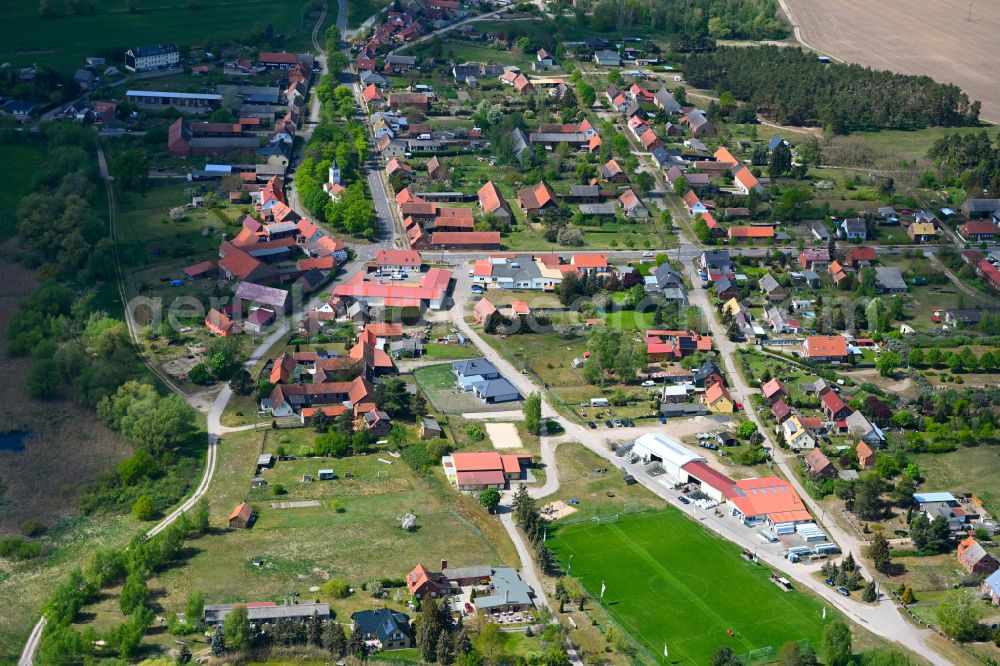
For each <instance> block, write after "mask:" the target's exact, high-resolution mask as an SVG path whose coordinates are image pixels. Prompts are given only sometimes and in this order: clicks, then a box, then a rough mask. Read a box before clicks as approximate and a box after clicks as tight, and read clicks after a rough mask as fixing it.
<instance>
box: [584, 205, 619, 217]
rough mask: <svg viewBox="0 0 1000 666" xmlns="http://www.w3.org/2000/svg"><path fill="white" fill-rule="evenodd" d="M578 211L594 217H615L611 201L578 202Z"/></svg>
mask: <svg viewBox="0 0 1000 666" xmlns="http://www.w3.org/2000/svg"><path fill="white" fill-rule="evenodd" d="M580 212H581V213H583V214H584V215H593V216H595V217H615V215H616V213H615V205H614V204H613V203H599V204H580Z"/></svg>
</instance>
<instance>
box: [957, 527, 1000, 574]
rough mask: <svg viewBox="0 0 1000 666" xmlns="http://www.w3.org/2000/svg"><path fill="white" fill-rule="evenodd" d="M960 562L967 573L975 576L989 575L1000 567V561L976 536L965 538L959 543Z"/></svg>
mask: <svg viewBox="0 0 1000 666" xmlns="http://www.w3.org/2000/svg"><path fill="white" fill-rule="evenodd" d="M958 563H959V564H961V565H962V568H963V569H965V571H966V572H967V573H970V574H973V575H975V576H988V575H990V574H992V573H993V572H994V571H996V570H997V569H1000V562H997V558H995V557H993V556H992V555H990V554H989V553H987V552H986V550H985V549H984V548H983V546H982V544H980V543H979V542H978V541H976V539H975V537H971V536H970V537H968V538H966V539H963V540H962V541H961V542H959V544H958Z"/></svg>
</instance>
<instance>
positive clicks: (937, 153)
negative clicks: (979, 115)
mask: <svg viewBox="0 0 1000 666" xmlns="http://www.w3.org/2000/svg"><path fill="white" fill-rule="evenodd" d="M927 157H929V158H930V159H932V160H934V161H935V162H936V163H937V165H938V168H939V169H940V170H941V173H942V174H944V175H946V176H948V177H957V178H959V179H960V180H961V181H962V187H964V188H965V190H966V192H969V193H973V192H979V191H985V193H987V194H988V195H989V196H993V197H996V196H1000V139H990V135H989V134H987V133H986V132H972V133H968V134H961V133H959V132H955V133H953V134H945V135H944V136H942V137H941V138H940V139H938V140H937V141H935V142H934V145H933V146H931V149H930V150H929V151H927Z"/></svg>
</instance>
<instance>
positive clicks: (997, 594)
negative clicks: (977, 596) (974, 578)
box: [979, 570, 1000, 606]
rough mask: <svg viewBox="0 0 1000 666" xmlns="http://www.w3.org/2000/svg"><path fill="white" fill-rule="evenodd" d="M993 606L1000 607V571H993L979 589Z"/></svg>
mask: <svg viewBox="0 0 1000 666" xmlns="http://www.w3.org/2000/svg"><path fill="white" fill-rule="evenodd" d="M979 589H980V590H981V591H982V593H983V596H984V597H986V598H987V599H988V600H989V601H990V603H992V604H993V605H994V606H1000V570H997V571H994V572H993V573H992V574H990V575H989V577H987V578H986V580H984V581H983V584H982V587H980V588H979Z"/></svg>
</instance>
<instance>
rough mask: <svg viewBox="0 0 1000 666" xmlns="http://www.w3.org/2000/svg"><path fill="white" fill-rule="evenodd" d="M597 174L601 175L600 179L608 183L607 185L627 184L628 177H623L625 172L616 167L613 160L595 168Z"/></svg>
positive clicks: (616, 164) (616, 163)
mask: <svg viewBox="0 0 1000 666" xmlns="http://www.w3.org/2000/svg"><path fill="white" fill-rule="evenodd" d="M597 173H599V174H600V175H601V178H603V179H604V180H606V181H608V182H609V183H627V182H628V176H626V175H625V171H624V170H623V169H622V168H621V167H620V166H619V165H618V162H616V161H615V160H614V159H613V158H612V159H610V160H608V161H607V162H606V163H605V164H600V165H598V167H597Z"/></svg>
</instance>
